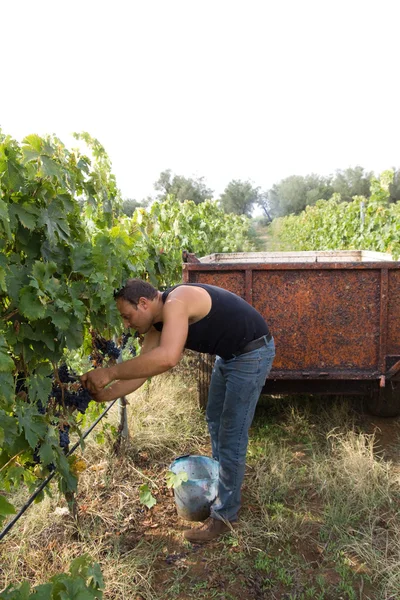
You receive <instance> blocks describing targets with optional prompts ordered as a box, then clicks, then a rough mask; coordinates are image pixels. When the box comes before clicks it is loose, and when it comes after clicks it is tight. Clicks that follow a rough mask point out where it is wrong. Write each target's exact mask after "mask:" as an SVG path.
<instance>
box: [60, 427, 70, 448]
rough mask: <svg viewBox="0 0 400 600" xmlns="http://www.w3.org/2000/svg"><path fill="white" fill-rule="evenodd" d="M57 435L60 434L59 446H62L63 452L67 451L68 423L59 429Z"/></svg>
mask: <svg viewBox="0 0 400 600" xmlns="http://www.w3.org/2000/svg"><path fill="white" fill-rule="evenodd" d="M59 436H60V448H62V449H63V450H64V452H68V447H69V425H64V427H63V428H62V429H60V430H59Z"/></svg>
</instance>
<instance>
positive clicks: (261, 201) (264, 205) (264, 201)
mask: <svg viewBox="0 0 400 600" xmlns="http://www.w3.org/2000/svg"><path fill="white" fill-rule="evenodd" d="M256 204H258V206H259V207H260V208H261V209H262V211H263V213H264V218H265V219H266V222H267V223H270V222H271V221H272V215H271V206H270V201H269V195H268V192H261V193H260V194H259V196H258V199H257V203H256Z"/></svg>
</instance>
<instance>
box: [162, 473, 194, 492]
mask: <svg viewBox="0 0 400 600" xmlns="http://www.w3.org/2000/svg"><path fill="white" fill-rule="evenodd" d="M165 478H166V480H167V487H168V488H172V487H173V488H174V489H176V488H177V487H179V486H180V485H182V483H183V482H184V481H187V480H188V479H189V477H188V474H187V473H186V471H181V472H180V473H174V472H173V471H167V474H166V476H165Z"/></svg>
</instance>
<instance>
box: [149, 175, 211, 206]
mask: <svg viewBox="0 0 400 600" xmlns="http://www.w3.org/2000/svg"><path fill="white" fill-rule="evenodd" d="M154 189H155V190H157V191H158V192H160V193H159V194H158V196H157V200H158V201H159V202H164V201H165V200H166V198H167V196H168V195H172V196H175V198H176V199H177V200H179V202H184V201H185V200H192V201H193V202H194V203H195V204H200V203H201V202H204V200H211V199H212V198H213V190H211V189H209V188H208V187H207V186H206V184H205V183H204V177H198V178H197V179H193V178H191V177H189V178H188V177H183V176H182V175H173V174H172V171H171V169H167V170H166V171H162V173H160V176H159V178H158V180H157V181H156V182H155V184H154Z"/></svg>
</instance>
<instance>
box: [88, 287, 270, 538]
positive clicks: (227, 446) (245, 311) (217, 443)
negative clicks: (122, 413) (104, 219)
mask: <svg viewBox="0 0 400 600" xmlns="http://www.w3.org/2000/svg"><path fill="white" fill-rule="evenodd" d="M114 295H115V298H116V301H117V307H118V310H119V312H120V314H121V317H122V319H123V322H124V326H125V327H130V328H132V329H135V330H136V331H137V332H138V333H139V334H142V335H144V342H143V346H142V351H141V353H140V356H137V357H136V358H133V359H130V360H127V361H125V362H123V363H120V364H117V365H115V366H112V367H109V368H107V369H96V370H94V371H89V372H88V373H85V374H84V375H82V377H81V380H82V383H83V385H84V386H85V387H87V389H88V390H89V391H90V392H91V393H92V394H93V397H94V398H95V399H96V400H97V401H98V402H104V401H108V400H113V399H114V398H118V397H119V396H124V395H126V394H129V393H131V392H133V391H135V390H137V389H138V388H139V387H140V386H141V385H142V384H143V383H144V382H145V381H146V379H147V378H148V377H150V376H152V375H158V374H159V373H163V372H164V371H167V370H169V369H171V368H172V367H174V366H175V365H176V364H177V363H178V362H179V360H180V358H181V355H182V352H183V350H184V349H185V348H189V349H191V350H196V351H198V352H203V353H207V354H211V355H216V356H217V358H216V361H215V366H214V368H213V372H212V376H211V384H210V390H209V395H208V404H207V412H206V418H207V423H208V429H209V432H210V436H211V447H212V455H213V458H214V459H215V460H217V461H219V464H220V473H219V483H218V495H217V498H216V500H215V502H214V503H213V505H212V507H211V516H210V517H209V519H207V521H205V522H204V524H203V525H202V527H201V528H200V529H191V530H188V531H185V533H184V535H185V538H186V539H188V540H189V541H191V542H197V543H198V542H205V541H209V540H212V539H214V538H215V537H217V536H218V535H219V534H221V533H223V532H225V531H227V530H228V529H229V526H230V525H229V524H230V523H233V522H235V521H236V520H237V516H238V510H239V508H240V490H241V487H242V483H243V478H244V472H245V463H246V453H247V445H248V431H249V428H250V425H251V422H252V420H253V417H254V411H255V408H256V404H257V401H258V398H259V396H260V393H261V389H262V387H263V385H264V383H265V379H266V378H267V376H268V373H269V372H270V370H271V366H272V362H273V359H274V356H275V345H274V340H273V338H272V336H271V334H270V332H269V329H268V326H267V324H266V322H265V321H264V319H263V317H262V316H261V315H260V314H259V313H258V312H257V311H256V310H255V309H254V308H253V307H252V306H250V304H248V303H247V302H245V300H243V299H242V298H240V297H239V296H236V295H235V294H233V293H231V292H228V291H226V290H224V289H222V288H219V287H216V286H213V285H206V284H200V283H199V284H197V283H192V284H180V285H177V286H174V287H172V288H170V289H168V290H166V291H165V292H159V291H158V290H156V289H155V288H153V286H151V285H150V284H148V283H146V282H144V281H141V280H140V279H130V280H128V282H127V284H126V285H125V286H124V287H123V288H122V289H121V290H119V291H118V292H116V293H115V294H114ZM110 383H111V385H108V384H110ZM106 386H108V387H107V388H106V389H104V388H105V387H106Z"/></svg>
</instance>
